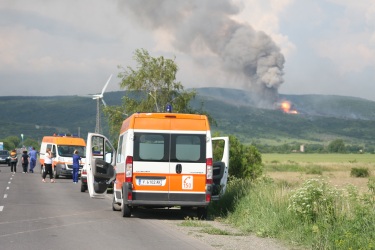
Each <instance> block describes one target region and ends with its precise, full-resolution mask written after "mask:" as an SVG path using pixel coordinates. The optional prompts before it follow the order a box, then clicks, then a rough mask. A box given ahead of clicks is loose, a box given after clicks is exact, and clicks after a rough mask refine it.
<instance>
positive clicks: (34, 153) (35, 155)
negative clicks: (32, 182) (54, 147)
mask: <svg viewBox="0 0 375 250" xmlns="http://www.w3.org/2000/svg"><path fill="white" fill-rule="evenodd" d="M29 156H30V171H29V172H30V173H34V168H35V166H36V159H37V158H38V152H37V151H36V150H35V148H34V147H32V149H31V151H30V152H29Z"/></svg>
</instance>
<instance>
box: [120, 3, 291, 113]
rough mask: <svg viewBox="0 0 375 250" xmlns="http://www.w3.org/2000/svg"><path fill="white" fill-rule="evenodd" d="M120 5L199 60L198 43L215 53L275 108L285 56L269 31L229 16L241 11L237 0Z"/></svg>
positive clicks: (254, 93)
mask: <svg viewBox="0 0 375 250" xmlns="http://www.w3.org/2000/svg"><path fill="white" fill-rule="evenodd" d="M119 4H120V8H121V9H122V10H124V11H126V14H127V15H128V16H131V17H132V18H134V19H135V22H136V23H139V24H141V25H142V26H144V27H147V28H150V29H164V30H167V31H168V33H170V34H171V35H172V36H173V39H174V43H173V46H174V47H175V48H176V49H178V50H180V51H181V52H183V53H186V54H189V55H190V56H192V57H196V59H197V58H198V57H199V54H198V53H195V50H196V48H197V46H200V47H201V48H200V50H206V51H209V53H210V54H214V55H215V58H216V59H217V62H216V64H217V65H220V67H221V69H220V70H221V71H222V72H223V73H225V74H226V75H228V76H235V78H236V79H240V82H241V85H242V88H243V89H244V90H246V91H248V93H249V94H250V96H251V98H252V100H253V101H255V102H256V103H257V104H258V105H259V106H263V107H271V106H272V105H273V103H274V102H275V101H277V95H278V91H277V90H278V88H279V86H280V85H281V84H282V83H283V67H284V62H285V60H284V56H283V55H282V54H281V52H280V49H279V48H278V47H277V46H276V44H275V43H274V42H273V41H272V39H271V38H270V37H269V36H268V35H267V34H265V33H264V32H262V31H256V30H254V29H253V28H252V27H251V26H250V25H248V24H244V23H239V22H237V21H235V20H233V19H232V18H231V16H233V15H236V14H238V13H239V11H240V6H237V5H235V4H234V3H233V1H231V0H215V1H208V0H186V1H181V0H178V1H176V0H157V1H155V0H153V1H149V0H122V1H119ZM228 78H231V77H228ZM228 85H229V86H231V84H228ZM233 85H234V84H233Z"/></svg>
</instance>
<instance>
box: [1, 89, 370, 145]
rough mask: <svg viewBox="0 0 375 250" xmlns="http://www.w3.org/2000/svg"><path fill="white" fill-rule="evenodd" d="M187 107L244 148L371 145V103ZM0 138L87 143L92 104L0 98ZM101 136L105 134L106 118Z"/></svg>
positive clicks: (311, 100)
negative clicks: (70, 138)
mask: <svg viewBox="0 0 375 250" xmlns="http://www.w3.org/2000/svg"><path fill="white" fill-rule="evenodd" d="M196 90H197V93H198V95H197V98H196V100H194V101H193V102H192V105H193V106H195V107H199V105H200V104H201V103H202V102H203V103H204V106H203V108H204V110H206V111H207V112H208V113H209V114H211V115H212V117H213V118H214V119H215V121H216V124H217V125H216V126H214V125H213V126H212V130H213V131H214V132H215V131H217V132H220V133H221V134H223V135H224V134H225V135H229V134H231V135H235V136H237V137H238V138H239V139H240V140H241V141H242V142H243V143H256V144H263V145H277V144H278V145H282V144H290V143H296V144H298V143H301V144H327V143H328V142H330V141H332V140H333V139H337V138H340V139H343V140H344V141H345V142H346V143H349V144H358V145H363V146H366V147H373V146H374V145H375V142H374V139H375V130H374V129H373V128H374V125H375V102H373V101H369V100H365V99H361V98H354V97H343V96H324V95H279V99H280V100H289V101H290V102H291V103H292V105H293V108H294V109H295V110H296V111H298V114H288V113H284V112H283V111H281V110H280V109H279V106H278V105H276V104H275V107H274V108H272V109H261V108H257V107H256V106H254V103H253V102H252V100H251V97H250V95H248V94H247V93H246V92H244V91H242V90H236V89H225V88H199V89H196ZM123 94H124V92H122V91H118V92H109V93H106V94H105V96H104V99H105V100H106V102H107V104H108V105H118V104H120V103H121V98H122V96H123ZM0 105H1V109H0V117H1V121H0V126H1V129H0V138H5V137H7V136H10V135H17V136H18V135H20V134H24V137H25V138H27V137H31V138H34V139H37V140H41V138H42V137H43V136H44V135H49V134H53V133H55V132H57V133H75V134H80V135H81V136H82V137H86V135H87V133H88V132H93V131H94V129H95V118H96V102H95V101H94V100H92V99H91V98H86V97H79V96H51V97H26V96H7V97H0ZM102 121H103V122H102V126H103V133H104V134H106V135H107V134H108V126H107V124H106V123H105V117H102Z"/></svg>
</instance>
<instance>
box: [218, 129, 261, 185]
mask: <svg viewBox="0 0 375 250" xmlns="http://www.w3.org/2000/svg"><path fill="white" fill-rule="evenodd" d="M215 136H217V135H215ZM229 144H230V149H229V176H233V177H236V178H240V179H244V178H250V179H256V178H258V177H260V176H261V175H262V173H263V165H262V155H261V154H260V153H259V151H258V149H257V148H256V147H255V146H252V145H250V146H245V145H243V144H242V143H241V142H240V141H239V140H238V138H237V137H235V136H233V135H231V136H229ZM215 153H219V154H220V153H221V152H215ZM214 159H217V156H214Z"/></svg>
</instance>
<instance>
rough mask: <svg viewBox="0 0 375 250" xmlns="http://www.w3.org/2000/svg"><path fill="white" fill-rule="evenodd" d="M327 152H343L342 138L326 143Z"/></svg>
mask: <svg viewBox="0 0 375 250" xmlns="http://www.w3.org/2000/svg"><path fill="white" fill-rule="evenodd" d="M328 152H330V153H345V152H346V150H345V143H344V141H343V140H342V139H336V140H333V141H331V142H330V143H329V144H328Z"/></svg>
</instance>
